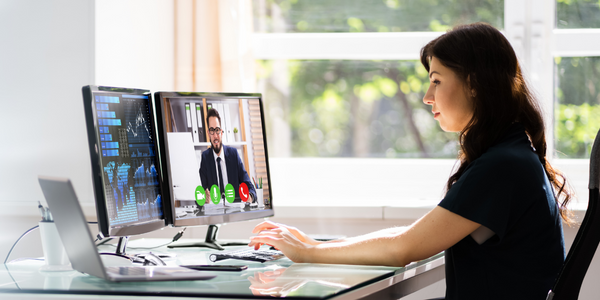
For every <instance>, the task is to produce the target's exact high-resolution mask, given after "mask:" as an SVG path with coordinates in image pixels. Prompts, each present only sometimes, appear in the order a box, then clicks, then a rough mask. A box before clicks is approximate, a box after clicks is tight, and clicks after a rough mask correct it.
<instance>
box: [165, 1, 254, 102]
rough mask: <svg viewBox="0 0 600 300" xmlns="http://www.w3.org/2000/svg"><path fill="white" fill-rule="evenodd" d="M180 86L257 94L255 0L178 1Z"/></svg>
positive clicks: (177, 67)
mask: <svg viewBox="0 0 600 300" xmlns="http://www.w3.org/2000/svg"><path fill="white" fill-rule="evenodd" d="M174 5H175V9H174V13H175V29H174V30H175V51H174V52H175V83H174V86H175V89H176V90H177V91H186V92H256V80H255V75H254V59H253V55H252V41H251V35H252V32H253V27H252V2H251V0H218V1H217V0H175V1H174Z"/></svg>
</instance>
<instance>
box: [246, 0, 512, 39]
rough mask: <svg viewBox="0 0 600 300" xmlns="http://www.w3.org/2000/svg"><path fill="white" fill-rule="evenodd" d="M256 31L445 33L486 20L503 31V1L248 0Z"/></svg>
mask: <svg viewBox="0 0 600 300" xmlns="http://www.w3.org/2000/svg"><path fill="white" fill-rule="evenodd" d="M253 9H254V29H255V31H256V32H400V31H446V30H447V29H448V28H450V27H452V26H454V25H457V24H466V23H472V22H487V23H490V24H491V25H493V26H495V27H497V28H503V24H504V1H503V0H455V1H445V0H326V1H324V0H254V1H253Z"/></svg>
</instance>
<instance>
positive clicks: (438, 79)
mask: <svg viewBox="0 0 600 300" xmlns="http://www.w3.org/2000/svg"><path fill="white" fill-rule="evenodd" d="M429 66H430V68H429V89H427V93H426V94H425V97H423V102H424V103H425V104H427V105H431V112H432V113H433V118H434V119H436V120H438V122H440V127H441V128H442V130H444V131H447V132H460V131H461V130H463V129H464V128H465V126H467V124H468V123H469V121H470V120H471V117H472V116H473V99H472V98H471V95H470V93H468V92H467V90H468V89H467V88H466V87H465V85H464V84H463V82H462V81H461V80H460V78H458V76H457V75H456V73H454V71H452V70H451V69H449V68H446V67H445V66H444V65H442V64H441V63H440V61H439V60H438V59H437V58H436V57H432V58H431V62H430V64H429Z"/></svg>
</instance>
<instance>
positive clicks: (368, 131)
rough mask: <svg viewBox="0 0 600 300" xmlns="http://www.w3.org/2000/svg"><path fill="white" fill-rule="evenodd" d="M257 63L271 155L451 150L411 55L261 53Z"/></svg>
mask: <svg viewBox="0 0 600 300" xmlns="http://www.w3.org/2000/svg"><path fill="white" fill-rule="evenodd" d="M257 69H258V70H259V71H258V74H259V76H258V77H259V89H261V90H262V92H263V93H264V95H265V99H268V101H267V102H266V114H267V116H269V117H268V118H266V120H267V127H268V129H267V134H268V138H269V141H270V143H271V144H270V145H269V152H270V154H272V155H274V156H292V157H388V158H393V157H397V158H409V157H410V158H425V157H446V158H454V157H456V155H457V151H458V146H457V135H456V134H455V133H446V132H443V131H442V130H441V129H440V127H439V125H438V124H437V121H436V120H434V119H433V115H432V113H431V107H430V106H427V105H425V104H424V103H423V101H422V99H423V96H424V93H425V92H426V91H427V88H428V86H429V79H428V73H427V71H426V70H425V68H424V67H423V66H422V65H421V63H420V62H418V61H349V60H289V61H286V60H267V61H257ZM288 141H289V142H288Z"/></svg>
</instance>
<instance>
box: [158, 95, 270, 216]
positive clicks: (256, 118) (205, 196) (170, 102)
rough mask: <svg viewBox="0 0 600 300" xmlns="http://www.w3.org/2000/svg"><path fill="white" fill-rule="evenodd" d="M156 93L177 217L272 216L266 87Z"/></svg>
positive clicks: (168, 195) (167, 195)
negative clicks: (256, 90) (247, 91)
mask: <svg viewBox="0 0 600 300" xmlns="http://www.w3.org/2000/svg"><path fill="white" fill-rule="evenodd" d="M155 99H156V101H155V105H156V109H155V110H156V114H157V126H158V129H157V131H158V136H159V139H160V140H161V150H160V160H161V164H162V166H163V170H164V175H165V176H164V183H165V184H164V187H165V188H164V192H163V194H164V198H163V199H164V201H165V203H166V202H167V201H169V202H170V203H171V206H172V209H171V213H172V218H173V225H175V226H193V225H214V224H222V223H228V222H235V221H243V220H250V219H256V218H262V217H269V216H273V200H272V192H271V186H270V185H269V183H270V173H269V161H268V159H267V158H268V152H267V143H266V134H265V125H264V117H263V116H264V115H263V105H262V99H261V94H243V93H183V92H157V93H155ZM207 117H208V118H207ZM167 199H168V200H167Z"/></svg>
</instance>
